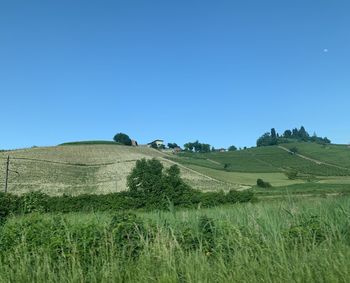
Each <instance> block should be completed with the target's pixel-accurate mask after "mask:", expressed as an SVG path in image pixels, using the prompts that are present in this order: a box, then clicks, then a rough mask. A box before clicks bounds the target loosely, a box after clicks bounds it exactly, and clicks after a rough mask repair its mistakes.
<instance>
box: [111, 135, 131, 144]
mask: <svg viewBox="0 0 350 283" xmlns="http://www.w3.org/2000/svg"><path fill="white" fill-rule="evenodd" d="M113 140H114V141H115V142H117V143H120V144H123V145H131V139H130V138H129V136H128V135H127V134H124V133H118V134H116V135H115V136H114V138H113Z"/></svg>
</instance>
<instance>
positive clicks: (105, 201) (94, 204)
mask: <svg viewBox="0 0 350 283" xmlns="http://www.w3.org/2000/svg"><path fill="white" fill-rule="evenodd" d="M253 198H254V194H253V193H252V192H251V191H249V190H247V191H242V192H238V191H233V190H231V191H229V192H228V193H224V192H208V193H203V192H200V191H196V190H189V191H187V192H185V193H184V194H181V196H179V197H178V198H177V199H169V198H167V197H159V196H151V195H145V194H139V195H135V194H133V193H130V192H119V193H113V194H106V195H91V194H90V195H79V196H68V195H63V196H54V197H52V196H48V195H46V194H44V193H41V192H31V193H27V194H24V195H22V196H17V195H12V194H4V193H0V219H4V218H6V217H7V215H9V214H11V213H12V214H18V213H31V212H62V213H67V212H79V211H120V210H131V209H146V210H149V209H171V207H185V208H191V207H198V206H201V207H212V206H217V205H222V204H234V203H241V202H249V201H252V200H253ZM0 221H1V220H0Z"/></svg>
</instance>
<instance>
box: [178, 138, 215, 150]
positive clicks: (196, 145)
mask: <svg viewBox="0 0 350 283" xmlns="http://www.w3.org/2000/svg"><path fill="white" fill-rule="evenodd" d="M184 148H185V150H186V151H194V152H210V144H207V143H200V142H199V141H198V140H197V141H195V142H188V143H186V144H184Z"/></svg>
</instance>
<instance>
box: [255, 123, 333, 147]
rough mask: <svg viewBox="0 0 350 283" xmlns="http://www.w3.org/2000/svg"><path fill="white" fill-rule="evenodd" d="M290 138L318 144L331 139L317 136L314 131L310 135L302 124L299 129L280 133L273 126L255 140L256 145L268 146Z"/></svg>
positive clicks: (325, 142)
mask: <svg viewBox="0 0 350 283" xmlns="http://www.w3.org/2000/svg"><path fill="white" fill-rule="evenodd" d="M290 140H298V141H305V142H316V143H320V144H329V143H331V141H330V140H329V139H328V138H326V137H324V138H322V137H318V136H317V135H316V133H314V134H313V135H312V136H310V135H309V133H308V132H307V131H306V130H305V128H304V127H303V126H301V127H300V129H297V128H295V129H293V130H285V131H284V133H283V134H282V135H280V134H278V133H277V132H276V130H275V129H274V128H272V129H271V131H270V132H267V133H265V134H263V135H262V136H261V137H260V138H259V139H258V140H257V142H256V145H257V146H269V145H277V144H281V143H287V142H289V141H290Z"/></svg>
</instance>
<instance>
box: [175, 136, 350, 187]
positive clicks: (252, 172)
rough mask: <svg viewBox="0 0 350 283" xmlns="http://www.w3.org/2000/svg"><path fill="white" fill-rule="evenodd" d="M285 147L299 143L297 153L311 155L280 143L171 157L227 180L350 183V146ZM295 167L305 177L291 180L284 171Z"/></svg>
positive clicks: (247, 182) (315, 145)
mask: <svg viewBox="0 0 350 283" xmlns="http://www.w3.org/2000/svg"><path fill="white" fill-rule="evenodd" d="M283 147H286V149H291V148H293V147H297V148H298V153H300V154H304V155H305V157H309V159H308V158H302V157H301V156H298V155H294V154H291V153H289V152H287V151H286V149H283V148H280V147H278V146H269V147H259V148H250V149H246V150H239V151H234V152H210V153H181V154H178V155H177V156H175V157H174V156H173V157H169V158H171V159H172V160H174V161H176V162H179V163H182V164H184V165H186V166H188V167H190V168H193V169H195V170H197V171H199V172H202V173H204V174H206V175H208V176H212V177H215V178H217V179H220V180H222V181H225V182H232V183H240V184H246V185H254V184H255V183H256V180H257V178H263V179H264V180H267V181H269V182H270V183H272V184H273V185H274V186H287V185H293V184H296V183H304V182H305V180H307V179H310V178H311V179H313V180H314V181H317V182H324V183H328V184H332V183H342V184H344V183H347V184H350V182H349V178H348V176H350V148H348V147H347V146H339V145H327V146H322V145H318V144H315V143H302V142H300V143H290V144H283ZM292 169H293V170H297V171H298V172H299V174H300V175H302V176H304V178H299V179H296V180H288V178H287V177H286V176H285V174H284V173H285V172H286V171H288V170H292Z"/></svg>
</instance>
